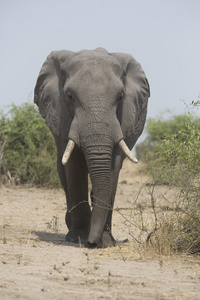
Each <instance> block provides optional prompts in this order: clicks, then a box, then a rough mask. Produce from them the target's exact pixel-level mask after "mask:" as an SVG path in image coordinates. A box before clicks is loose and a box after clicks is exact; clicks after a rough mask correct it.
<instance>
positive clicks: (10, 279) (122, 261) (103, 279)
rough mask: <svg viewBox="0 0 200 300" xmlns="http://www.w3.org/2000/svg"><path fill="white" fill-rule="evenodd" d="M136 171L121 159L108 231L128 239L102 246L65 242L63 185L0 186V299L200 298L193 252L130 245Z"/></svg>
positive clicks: (138, 184) (144, 197) (199, 267)
mask: <svg viewBox="0 0 200 300" xmlns="http://www.w3.org/2000/svg"><path fill="white" fill-rule="evenodd" d="M138 168H140V166H139V167H135V165H132V164H131V163H129V162H128V161H126V162H125V164H124V168H123V170H122V172H121V176H120V180H119V187H118V192H117V196H116V204H115V208H120V210H119V212H118V211H114V217H113V235H114V236H115V238H117V239H118V240H124V239H128V240H129V242H127V243H125V244H120V245H118V246H116V247H113V248H107V249H88V248H85V247H84V246H83V245H75V244H70V243H66V242H65V234H66V232H67V229H66V225H65V223H64V216H65V210H66V205H65V197H64V193H63V191H62V190H46V189H36V188H24V187H11V186H10V187H9V186H8V187H6V186H3V187H1V188H0V228H1V231H0V232H1V237H0V299H1V300H12V299H20V300H21V299H31V300H33V299H34V300H35V299H38V300H40V299H56V300H61V299H83V300H84V299H118V300H119V299H149V300H151V299H159V300H161V299H162V300H164V299H172V300H173V299H181V300H182V299H200V259H199V258H198V257H194V256H186V255H185V256H180V255H179V256H178V255H177V256H159V255H157V256H156V255H151V254H150V253H146V254H144V253H143V252H142V251H140V250H138V249H139V248H138V247H137V243H136V242H134V239H133V237H132V235H133V232H134V238H135V237H136V238H138V239H139V238H140V236H139V235H140V231H139V230H138V232H137V228H130V227H131V226H128V223H129V222H128V221H127V219H128V218H129V217H131V215H132V214H133V212H131V214H130V211H129V207H130V206H131V203H132V201H134V199H135V198H136V197H137V194H138V191H139V190H140V187H141V181H142V180H143V181H145V180H146V178H144V176H141V174H140V173H139V171H138ZM136 171H137V172H136ZM169 193H170V191H169ZM171 193H172V192H171ZM172 194H173V193H172ZM139 197H140V198H141V202H142V201H148V197H149V195H148V193H147V194H145V191H143V192H142V193H140V195H139ZM139 201H140V199H139ZM122 208H124V210H123V209H122ZM147 217H148V216H147ZM149 217H150V216H149Z"/></svg>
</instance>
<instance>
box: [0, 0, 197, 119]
mask: <svg viewBox="0 0 200 300" xmlns="http://www.w3.org/2000/svg"><path fill="white" fill-rule="evenodd" d="M97 47H104V48H106V49H107V50H108V51H110V52H126V53H130V54H132V55H133V56H134V57H135V58H136V59H137V60H138V61H139V62H140V63H141V65H142V67H143V69H144V71H145V73H146V75H147V77H148V80H149V83H150V87H151V98H150V100H149V109H148V117H155V116H158V115H160V114H163V115H165V114H166V110H167V109H169V110H171V111H172V112H173V113H175V114H178V113H182V112H184V111H185V105H184V104H183V102H182V101H181V100H184V101H185V102H186V103H187V104H189V103H190V102H191V101H192V100H197V99H198V96H199V94H200V1H199V0H0V91H1V92H0V108H3V107H5V106H6V105H10V104H11V103H15V104H16V105H19V104H21V103H23V102H26V101H27V100H28V99H29V100H30V98H31V99H32V98H33V91H34V86H35V83H36V79H37V76H38V73H39V71H40V68H41V66H42V64H43V62H44V60H45V59H46V57H47V55H48V54H49V53H50V52H51V51H52V50H61V49H67V50H72V51H79V50H81V49H94V48H97Z"/></svg>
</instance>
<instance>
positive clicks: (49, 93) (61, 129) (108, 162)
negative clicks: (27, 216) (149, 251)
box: [34, 48, 150, 247]
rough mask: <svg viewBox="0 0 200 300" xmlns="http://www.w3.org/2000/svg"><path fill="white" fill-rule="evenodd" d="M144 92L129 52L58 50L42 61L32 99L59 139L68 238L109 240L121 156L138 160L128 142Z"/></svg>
mask: <svg viewBox="0 0 200 300" xmlns="http://www.w3.org/2000/svg"><path fill="white" fill-rule="evenodd" d="M149 96H150V91H149V84H148V81H147V79H146V76H145V73H144V72H143V70H142V68H141V66H140V64H139V63H138V62H137V61H136V60H135V59H134V58H133V57H132V56H131V55H128V54H124V53H108V52H107V51H106V50H105V49H103V48H97V49H95V50H82V51H80V52H72V51H67V50H62V51H53V52H51V53H50V55H49V56H48V57H47V59H46V61H45V62H44V64H43V66H42V69H41V71H40V73H39V76H38V79H37V83H36V86H35V97H34V101H35V103H36V104H37V105H38V106H39V110H40V113H41V115H42V117H43V118H44V119H45V121H46V123H47V125H48V126H49V128H50V130H51V131H52V133H53V135H54V138H55V143H56V146H57V169H58V174H59V177H60V180H61V183H62V186H63V188H64V191H65V194H66V200H67V213H66V224H67V227H68V229H69V231H68V233H67V235H66V240H67V241H71V242H79V241H80V240H81V241H82V242H87V245H88V246H89V247H96V246H97V245H102V246H103V247H107V246H110V245H113V244H115V240H114V238H113V236H112V233H111V221H112V208H113V204H114V198H115V193H116V188H117V182H118V176H119V172H120V169H121V167H122V163H123V160H124V158H125V157H126V156H127V157H129V158H130V159H131V160H132V161H134V162H137V159H136V158H135V157H134V156H133V154H132V153H131V151H130V150H129V149H132V147H133V146H134V144H135V143H136V141H137V139H138V137H139V136H140V135H141V133H142V131H143V127H144V124H145V119H146V112H147V102H148V98H149ZM88 173H89V175H90V178H91V183H92V193H91V194H92V197H91V198H92V203H93V205H92V208H90V206H89V203H88Z"/></svg>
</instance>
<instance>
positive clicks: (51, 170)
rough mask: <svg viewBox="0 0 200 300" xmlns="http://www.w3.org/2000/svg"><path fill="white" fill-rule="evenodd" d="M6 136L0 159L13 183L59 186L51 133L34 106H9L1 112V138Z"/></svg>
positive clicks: (25, 104)
mask: <svg viewBox="0 0 200 300" xmlns="http://www.w3.org/2000/svg"><path fill="white" fill-rule="evenodd" d="M5 139H6V144H5V147H4V151H3V160H2V162H1V164H2V166H3V168H4V169H6V170H9V172H10V174H11V177H12V178H14V181H15V182H18V183H28V184H32V185H37V186H54V187H56V186H58V185H59V180H58V176H57V171H56V147H55V142H54V139H53V136H52V134H51V132H50V131H49V129H48V127H47V126H46V124H45V122H44V120H43V119H42V118H41V117H40V115H39V112H38V110H37V108H36V107H35V105H33V104H30V103H24V104H22V105H21V106H16V105H14V104H13V105H12V106H11V109H10V111H9V113H8V114H7V115H5V114H4V113H3V112H1V114H0V141H1V142H3V141H4V140H5Z"/></svg>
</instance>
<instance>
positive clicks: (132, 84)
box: [112, 53, 150, 148]
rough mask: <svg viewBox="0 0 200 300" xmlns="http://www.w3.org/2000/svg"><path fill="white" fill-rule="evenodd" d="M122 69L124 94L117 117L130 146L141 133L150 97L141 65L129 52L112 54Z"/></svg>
mask: <svg viewBox="0 0 200 300" xmlns="http://www.w3.org/2000/svg"><path fill="white" fill-rule="evenodd" d="M112 55H113V56H114V57H115V58H116V59H118V61H119V62H120V64H121V66H122V67H123V70H124V79H123V81H124V86H125V96H124V99H123V101H122V103H121V105H120V107H119V111H118V117H119V121H120V123H121V128H122V132H123V135H124V138H125V140H126V142H127V145H128V146H129V147H130V148H132V147H133V146H134V144H135V142H136V141H137V139H138V137H139V136H140V135H141V133H142V131H143V128H144V124H145V120H146V113H147V102H148V98H149V97H150V88H149V83H148V80H147V78H146V75H145V73H144V71H143V70H142V67H141V65H140V64H139V63H138V62H137V61H136V60H135V59H134V58H133V57H132V56H131V55H129V54H124V53H113V54H112Z"/></svg>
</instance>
